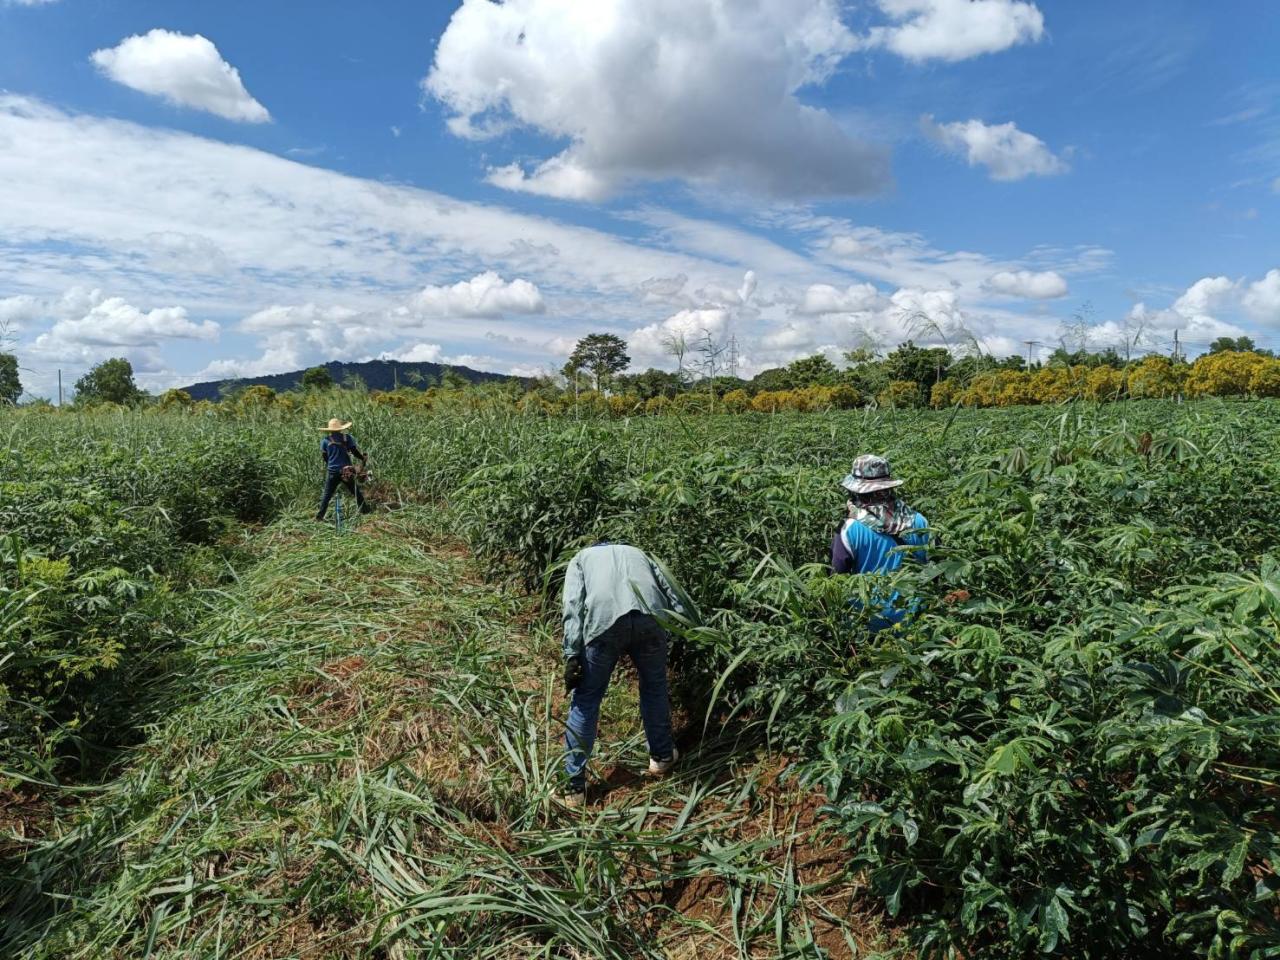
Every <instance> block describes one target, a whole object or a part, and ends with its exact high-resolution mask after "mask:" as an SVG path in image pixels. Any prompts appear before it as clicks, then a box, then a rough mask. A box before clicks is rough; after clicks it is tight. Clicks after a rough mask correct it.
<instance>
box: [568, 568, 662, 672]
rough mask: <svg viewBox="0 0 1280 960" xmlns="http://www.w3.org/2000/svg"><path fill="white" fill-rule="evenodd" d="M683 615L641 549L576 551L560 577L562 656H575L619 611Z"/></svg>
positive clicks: (659, 573) (618, 615) (605, 627)
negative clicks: (561, 591) (562, 632)
mask: <svg viewBox="0 0 1280 960" xmlns="http://www.w3.org/2000/svg"><path fill="white" fill-rule="evenodd" d="M632 610H640V611H642V612H644V613H655V614H656V613H662V612H664V611H667V610H670V611H672V612H673V613H678V614H681V615H683V614H685V613H686V612H687V611H686V608H685V606H684V604H683V603H681V602H680V597H679V593H678V591H677V590H675V589H673V588H672V585H671V583H670V582H668V580H667V578H666V577H665V576H664V575H663V573H662V571H661V570H660V569H659V568H658V565H657V564H655V563H654V562H653V561H652V560H650V559H649V557H647V556H646V555H645V553H644V552H643V551H642V550H638V549H637V548H635V547H631V546H627V545H626V544H621V543H602V544H599V545H597V546H594V547H587V548H586V549H585V550H580V551H578V553H577V554H575V555H574V558H573V559H572V560H570V561H569V569H568V570H567V571H566V572H565V578H564V655H565V657H572V656H576V655H578V654H581V653H582V652H583V651H584V650H585V649H586V648H587V644H589V643H591V641H592V640H594V639H595V638H596V637H598V636H600V634H602V633H604V632H605V631H606V630H608V629H609V627H611V626H613V622H614V621H615V620H617V619H618V618H619V617H620V616H622V615H623V614H625V613H630V612H631V611H632Z"/></svg>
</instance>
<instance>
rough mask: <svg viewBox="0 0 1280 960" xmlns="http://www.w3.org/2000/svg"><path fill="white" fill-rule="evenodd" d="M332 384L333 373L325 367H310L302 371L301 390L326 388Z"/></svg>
mask: <svg viewBox="0 0 1280 960" xmlns="http://www.w3.org/2000/svg"><path fill="white" fill-rule="evenodd" d="M333 385H334V383H333V374H331V373H330V372H329V371H328V369H327V368H326V367H310V368H309V369H307V370H305V371H303V374H302V389H303V390H327V389H328V388H329V387H332V386H333Z"/></svg>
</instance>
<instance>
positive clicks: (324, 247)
mask: <svg viewBox="0 0 1280 960" xmlns="http://www.w3.org/2000/svg"><path fill="white" fill-rule="evenodd" d="M0 143H3V144H4V145H5V149H3V150H0V289H2V290H5V291H6V292H7V293H11V294H18V295H22V294H26V295H32V296H34V297H36V298H37V299H42V298H45V297H47V296H48V291H61V290H65V289H67V288H68V287H70V286H72V285H73V284H75V283H77V282H84V281H85V279H86V278H87V279H90V280H91V281H92V283H93V285H95V286H99V287H101V288H103V289H104V290H109V291H110V292H112V293H113V294H116V295H119V296H121V297H123V298H124V300H125V301H126V302H127V303H130V304H140V305H148V306H150V305H155V304H160V305H162V306H163V305H166V304H174V303H180V304H182V305H183V306H185V307H186V308H187V310H189V311H190V313H191V315H192V316H196V317H199V318H200V319H201V320H205V319H212V320H217V321H220V322H221V323H222V326H223V328H224V329H225V330H227V331H232V330H234V335H233V336H229V337H224V338H223V339H222V340H221V341H220V345H219V347H218V348H217V349H212V348H210V347H209V346H208V343H207V342H206V341H199V340H196V341H189V342H188V343H187V345H186V346H183V345H182V343H183V342H182V341H165V342H166V343H168V344H176V346H168V347H166V348H165V353H166V356H169V355H172V356H174V357H184V358H186V362H185V363H179V361H177V360H173V361H171V363H172V365H174V366H179V367H180V369H184V370H187V371H190V370H191V369H192V368H193V367H197V366H206V365H208V366H207V368H206V370H205V371H202V372H201V373H191V372H187V373H185V374H182V375H181V376H180V378H179V376H178V375H173V376H172V377H171V381H170V382H172V381H173V380H178V379H180V380H181V382H183V383H189V382H192V381H193V380H196V379H211V378H215V377H222V376H236V375H249V374H258V373H274V372H280V371H284V370H294V369H300V368H303V367H306V366H310V365H311V364H313V363H316V362H322V361H327V360H333V359H353V358H358V357H362V356H377V355H378V354H379V353H381V352H384V351H397V350H404V349H412V347H413V345H414V344H416V343H419V342H424V343H430V344H439V345H440V346H441V348H442V354H441V355H442V356H461V355H469V356H472V357H489V356H491V357H493V358H494V360H495V362H498V363H500V364H501V365H502V366H504V367H506V368H507V369H510V370H514V369H516V366H517V365H520V364H524V365H529V364H532V365H535V366H536V365H538V364H542V363H544V362H545V363H548V364H550V365H551V366H552V367H553V368H558V367H559V366H560V364H561V363H562V362H563V359H564V357H565V356H567V354H568V352H569V350H570V349H571V348H572V345H573V342H574V341H575V340H576V339H577V338H579V337H581V336H582V335H584V334H586V333H588V332H590V331H593V330H613V331H615V332H617V333H618V334H619V335H623V336H625V335H627V333H628V331H635V330H640V331H644V330H645V329H646V328H651V327H655V326H661V324H660V323H659V322H658V321H659V319H660V318H664V317H665V318H668V319H670V318H671V317H672V316H673V315H679V314H680V313H681V312H682V311H689V312H690V313H689V314H686V316H691V315H692V316H697V315H698V314H697V312H698V311H709V313H705V314H703V315H702V316H701V317H700V320H699V322H697V323H695V324H694V326H695V327H696V328H697V329H695V330H694V334H695V336H696V335H700V334H701V327H702V326H710V327H711V328H712V329H713V330H716V331H719V330H721V329H724V330H725V331H728V330H729V329H730V328H732V331H733V333H735V334H736V335H737V337H738V340H739V349H740V353H741V356H742V358H743V360H742V364H743V369H744V370H745V369H748V367H749V364H750V363H754V364H757V365H760V364H764V365H770V364H772V363H774V362H775V356H776V360H778V361H785V360H786V359H788V357H787V356H784V355H783V351H782V349H781V347H779V348H778V349H777V350H776V351H774V353H772V354H771V353H769V351H767V350H766V348H764V347H763V346H762V345H761V344H760V340H761V339H762V338H764V337H766V336H769V335H771V334H776V333H778V331H779V330H780V329H782V328H784V327H785V326H786V325H787V324H789V323H793V322H795V323H797V324H799V326H800V327H802V328H803V329H798V331H797V332H795V333H793V334H791V338H792V339H794V340H797V341H798V340H802V339H805V338H808V340H809V341H811V342H812V343H813V344H814V347H815V348H817V349H827V348H828V347H831V348H832V349H835V348H847V347H851V346H857V345H858V344H859V342H860V341H859V337H860V336H861V333H862V330H863V328H864V327H865V328H869V329H872V330H874V331H875V332H876V335H877V336H878V337H880V338H881V339H882V340H883V341H884V343H885V344H886V345H887V346H892V344H893V343H894V342H896V341H897V340H899V339H902V338H903V337H904V336H906V335H910V333H909V331H908V332H904V330H903V327H902V325H901V324H900V323H898V322H897V320H896V319H895V318H896V317H897V316H898V314H899V313H901V307H900V306H895V305H894V303H893V301H892V299H891V298H888V297H884V298H882V301H883V302H882V303H881V304H880V305H879V306H878V307H876V308H874V309H872V310H871V311H870V314H871V315H870V316H869V317H863V316H861V314H858V313H856V312H855V313H845V314H830V315H816V316H814V317H812V318H805V317H804V316H802V315H801V314H798V313H795V312H794V310H795V308H796V307H797V306H799V305H801V304H802V303H803V302H804V296H805V293H806V291H808V290H809V288H810V287H813V286H816V285H826V286H828V287H830V288H832V289H834V290H836V291H839V292H841V293H842V294H843V295H845V296H850V294H849V291H850V288H854V289H855V292H856V289H857V287H858V286H859V284H861V283H864V282H866V281H868V280H869V281H874V282H875V283H876V284H877V285H881V286H882V288H883V289H884V290H885V291H886V293H888V291H892V290H895V289H898V288H907V289H909V290H917V291H941V292H943V293H949V294H950V295H952V296H953V297H954V302H955V304H956V305H957V309H963V310H964V311H965V316H966V322H967V323H969V324H970V325H971V326H973V327H975V328H977V332H980V333H982V334H983V335H984V336H985V337H986V338H987V341H988V342H989V343H1002V342H1003V340H1002V339H1001V338H1005V339H1010V340H1011V341H1012V339H1022V338H1025V337H1026V336H1037V337H1039V338H1040V339H1046V337H1045V336H1044V335H1043V331H1041V330H1039V328H1037V327H1036V326H1035V324H1036V323H1038V322H1043V323H1046V324H1047V325H1048V329H1049V331H1050V332H1052V329H1053V326H1054V322H1053V321H1052V320H1048V321H1044V320H1037V318H1036V317H1034V316H1030V317H1029V316H1027V315H1025V314H1022V313H1017V312H1013V311H1006V310H1000V309H993V308H990V307H987V306H984V303H986V302H987V301H989V300H990V299H991V297H990V295H989V294H988V293H987V292H986V291H984V289H983V283H984V282H985V281H986V280H987V279H988V278H990V277H991V276H992V275H993V274H996V273H999V272H1001V271H1005V270H1008V271H1018V270H1032V271H1041V272H1043V271H1048V270H1054V271H1057V272H1058V273H1059V274H1061V275H1062V276H1064V277H1072V276H1075V275H1077V274H1080V273H1086V272H1089V271H1096V270H1097V269H1099V267H1100V266H1105V265H1106V262H1107V261H1106V256H1105V252H1103V251H1098V250H1096V249H1093V248H1087V249H1078V248H1071V249H1061V250H1059V249H1048V248H1046V249H1037V250H1033V251H1031V252H1030V253H1029V254H1028V255H1027V256H1026V257H1024V258H1022V259H1019V260H997V259H993V258H990V257H987V256H985V255H983V254H980V253H974V252H966V251H947V250H940V249H937V248H935V247H933V246H931V245H930V244H929V243H928V241H927V240H926V239H925V238H923V237H921V236H918V235H914V234H899V233H891V232H887V231H883V230H878V229H877V228H875V227H870V226H863V225H858V224H854V223H851V222H849V221H846V220H842V219H837V218H826V217H818V216H815V215H813V214H812V213H808V212H804V211H797V210H795V209H792V210H790V211H786V210H782V209H780V208H769V209H766V210H763V211H761V212H760V213H758V214H757V215H756V216H755V217H754V218H752V220H749V221H746V222H740V223H737V224H731V223H727V222H723V221H712V220H707V219H697V218H693V217H689V216H683V215H680V214H676V213H673V212H671V211H669V210H663V209H661V208H657V207H652V206H646V207H642V208H640V209H638V210H630V211H622V212H619V214H618V216H619V217H622V218H623V219H625V221H626V227H625V231H620V232H619V233H609V232H607V231H606V230H604V229H594V228H588V227H582V226H576V225H573V224H569V223H564V222H558V221H556V220H554V219H552V218H550V217H548V216H531V215H526V214H521V213H517V212H515V211H512V210H509V209H505V208H503V207H502V206H499V205H496V204H478V203H468V202H462V201H458V200H454V199H452V198H450V197H448V196H445V195H442V194H439V193H434V192H431V191H427V190H421V189H417V188H412V187H406V186H401V185H396V184H386V183H380V182H375V181H369V180H362V179H359V178H356V177H350V176H344V175H341V174H338V173H335V172H333V171H330V170H325V169H323V168H320V167H316V166H310V165H307V164H303V163H299V162H295V161H292V160H289V159H286V158H282V157H279V156H276V155H272V154H268V153H265V152H263V151H259V150H254V149H251V148H248V147H243V146H236V145H230V144H225V143H218V142H214V141H211V140H207V139H202V138H198V137H193V136H190V135H188V134H182V133H176V132H173V131H165V130H156V129H146V128H141V127H138V126H137V125H134V124H130V123H124V122H120V121H114V120H104V119H100V118H94V117H86V116H77V115H68V114H66V113H64V112H62V111H60V110H57V109H55V108H52V107H49V106H47V105H45V104H42V103H40V102H39V101H34V100H30V99H24V98H19V97H5V96H3V95H0ZM102 157H109V158H110V162H109V163H104V162H102V160H101V159H100V158H102ZM757 227H758V228H759V229H757ZM764 230H768V231H770V232H771V233H774V234H776V235H779V236H780V237H781V238H782V239H781V240H774V239H771V238H770V237H769V236H766V235H765V233H764V232H763V231H764ZM486 274H492V275H493V276H494V277H495V278H496V279H495V280H493V281H492V282H488V281H482V282H481V283H480V284H478V285H477V284H476V283H475V280H474V278H476V277H481V278H483V277H484V276H485V275H486ZM460 277H462V278H473V279H472V280H471V281H467V282H466V283H465V284H464V286H465V287H466V288H467V293H466V296H464V297H463V298H462V301H461V302H462V303H463V304H464V305H465V306H467V307H468V309H471V308H474V309H479V310H480V311H481V312H482V313H487V314H489V315H488V316H475V315H465V313H466V311H458V312H454V313H452V314H450V315H444V314H440V313H428V312H426V311H423V310H421V309H418V308H416V307H414V306H413V301H414V298H415V296H416V295H417V293H418V292H419V291H422V290H423V289H424V288H429V289H431V290H433V291H434V294H433V296H432V298H429V299H433V300H434V302H435V303H436V304H440V303H442V302H443V303H444V304H445V305H446V306H447V305H448V303H449V301H450V294H449V291H451V290H453V289H454V288H455V287H456V286H457V284H456V283H455V281H456V280H457V279H458V278H460ZM517 278H530V279H529V280H526V282H528V283H529V284H530V288H533V284H532V283H531V282H530V281H531V279H532V278H536V280H537V286H536V291H537V298H540V299H541V302H542V303H543V307H544V310H545V312H542V313H525V312H520V310H522V309H525V308H534V307H536V304H537V302H538V300H537V299H536V298H534V297H533V296H532V290H531V289H530V290H526V294H528V295H527V296H525V297H523V298H521V297H519V296H516V297H515V298H514V299H511V300H505V301H504V300H502V299H501V298H500V300H499V305H500V306H501V310H499V311H498V312H500V313H502V319H500V320H498V319H495V318H494V316H495V315H494V314H493V313H492V311H493V309H496V308H494V307H493V304H492V301H491V300H486V296H485V293H484V290H485V289H488V287H486V283H490V286H491V288H492V289H495V290H496V289H499V288H501V289H502V290H503V291H504V296H510V295H511V294H512V292H513V291H515V292H518V291H519V290H521V289H524V288H523V287H520V286H518V285H517V283H516V280H517ZM477 287H479V291H478V293H477V295H475V296H472V292H473V291H475V290H476V288H477ZM901 299H902V298H901V297H900V298H899V300H901ZM841 305H843V306H852V305H854V303H853V302H845V303H843V304H841ZM944 306H945V305H944ZM517 308H519V309H517ZM715 311H721V312H720V313H716V312H715ZM82 315H83V314H81V316H82ZM720 317H723V318H724V320H723V323H724V327H723V328H722V327H721V326H720V320H719V318H720ZM802 320H804V321H806V322H805V323H800V321H802ZM855 320H856V321H857V322H856V323H855V322H854V321H855ZM806 331H807V332H806ZM1024 331H1032V332H1024ZM40 332H43V330H42V329H41V328H39V327H37V328H35V329H30V330H26V329H24V332H23V333H22V334H20V335H19V336H20V338H21V339H20V341H19V344H18V352H19V355H20V357H24V356H25V358H26V359H25V360H24V362H26V363H27V365H28V366H29V367H32V368H36V367H39V366H40V364H39V363H38V362H37V361H38V360H39V358H38V357H37V355H36V354H35V353H33V352H32V351H31V338H33V337H34V336H36V335H38V334H39V333H40ZM652 332H653V331H650V333H652ZM917 339H918V341H919V338H917ZM246 341H248V342H247V343H246ZM640 346H641V347H642V348H643V347H644V346H645V337H644V336H641V337H640ZM653 346H654V345H653V343H652V338H650V340H649V354H650V357H648V358H646V357H645V356H643V355H642V353H641V352H640V351H637V352H636V353H634V354H633V357H634V358H636V360H637V363H638V364H641V365H643V364H644V363H645V360H646V359H648V360H649V362H662V357H663V355H662V354H661V351H660V347H659V348H658V349H657V350H656V351H655V350H654V349H653ZM147 349H149V348H130V349H129V350H127V351H125V352H126V353H127V354H128V355H129V357H130V359H132V360H134V361H135V366H136V367H140V365H141V364H143V363H148V364H150V365H151V366H153V367H155V368H156V369H157V370H159V369H160V364H159V360H158V359H155V358H148V357H144V356H143V355H142V354H143V353H144V352H145V350H147ZM793 349H794V350H802V349H803V348H802V347H799V346H797V347H794V348H793ZM655 352H656V356H654V355H653V354H654V353H655ZM117 353H119V351H117ZM228 354H234V355H236V358H235V359H227V355H228ZM210 359H214V360H215V361H216V363H215V364H212V365H209V361H210ZM153 360H154V362H152V361H153ZM666 365H670V364H669V362H668V363H667V364H666ZM62 366H63V368H64V373H72V374H73V375H74V372H73V371H71V370H70V369H69V368H68V367H67V365H66V364H62ZM54 372H55V371H54V370H53V368H52V365H51V364H46V367H45V369H43V370H41V371H40V372H39V374H36V373H33V374H32V375H31V377H26V376H24V383H28V381H30V383H32V384H35V386H34V387H33V389H36V390H43V391H44V392H48V390H49V389H50V387H49V386H48V384H49V383H50V378H51V377H52V375H53V374H54ZM155 376H156V377H159V376H160V374H159V373H157V374H156V375H155ZM38 377H43V378H45V379H44V380H43V381H40V380H39V379H38ZM163 385H168V384H163Z"/></svg>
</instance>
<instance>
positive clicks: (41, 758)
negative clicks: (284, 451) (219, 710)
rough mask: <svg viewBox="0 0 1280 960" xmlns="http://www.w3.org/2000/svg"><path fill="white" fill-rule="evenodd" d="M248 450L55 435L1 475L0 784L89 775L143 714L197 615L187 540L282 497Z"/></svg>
mask: <svg viewBox="0 0 1280 960" xmlns="http://www.w3.org/2000/svg"><path fill="white" fill-rule="evenodd" d="M57 422H61V421H57ZM59 440H67V441H71V442H67V443H65V444H60V443H59V442H58V441H59ZM245 443H246V438H245V437H238V438H235V439H234V440H233V439H232V438H231V437H228V436H223V437H221V438H212V437H209V438H206V437H202V436H201V435H199V434H195V435H191V434H187V435H185V436H183V437H182V438H181V440H180V441H179V442H178V443H177V444H175V445H171V446H168V447H167V448H161V447H158V446H157V447H152V448H150V449H145V450H139V449H136V448H131V447H130V445H129V443H128V439H127V438H126V437H117V438H112V439H108V440H102V441H98V440H88V439H81V440H80V441H79V442H75V441H73V440H72V438H70V437H65V436H63V435H61V434H60V433H57V432H54V433H50V434H47V435H46V436H45V437H44V438H43V440H42V444H43V446H42V447H35V448H31V447H28V449H26V450H24V451H23V470H22V475H21V479H3V480H0V530H3V531H5V534H6V539H5V540H4V541H3V542H2V543H0V608H2V609H3V610H4V611H5V616H7V617H10V618H12V619H11V621H10V622H7V623H5V630H4V631H3V639H2V640H0V713H4V714H5V715H6V716H7V718H8V723H7V725H6V726H5V727H3V728H0V783H6V782H9V780H10V778H12V777H15V776H17V777H34V778H36V779H37V780H40V781H45V782H47V781H53V780H56V779H58V778H60V777H62V776H64V775H81V776H83V775H86V774H87V772H88V771H90V770H92V769H94V768H95V767H96V766H98V765H99V764H100V763H101V762H103V761H105V760H106V759H108V758H109V756H110V751H111V749H112V748H113V747H114V746H117V745H119V744H120V743H122V742H127V741H128V740H129V739H130V737H131V736H132V733H131V731H133V730H135V729H136V727H137V724H138V723H139V722H141V721H143V720H144V719H145V716H146V709H145V708H144V707H143V706H142V705H141V703H140V701H141V700H142V691H143V689H144V688H145V687H146V686H147V684H148V683H149V682H150V679H151V678H152V677H154V676H156V675H157V673H158V672H159V671H160V670H162V669H163V665H164V663H165V662H166V661H167V660H168V659H169V658H170V657H171V656H172V655H173V653H174V651H175V649H176V646H177V633H178V631H180V630H181V629H182V628H183V627H184V626H185V625H188V624H189V623H190V622H191V616H192V612H193V611H192V608H191V607H190V606H189V605H187V604H184V603H183V601H182V594H183V592H184V591H185V590H186V589H188V588H190V587H191V586H193V585H194V583H195V581H196V580H197V578H198V577H199V576H201V574H200V571H199V569H198V568H197V567H196V566H195V563H194V555H193V554H191V553H190V552H189V551H190V545H192V544H197V543H211V542H213V541H214V540H216V539H217V538H218V537H219V536H220V535H221V534H222V533H223V532H224V531H225V530H226V529H227V528H228V526H229V524H231V523H232V522H233V521H240V522H246V523H260V522H264V521H267V520H269V519H270V518H271V517H272V516H273V515H274V513H275V510H276V508H277V506H278V495H277V488H276V484H275V480H274V477H273V475H272V471H271V469H270V465H269V464H268V463H267V461H266V460H265V459H264V458H263V457H262V456H261V454H258V453H256V452H254V451H252V450H246V449H244V445H245ZM8 475H10V471H7V470H4V471H0V476H8Z"/></svg>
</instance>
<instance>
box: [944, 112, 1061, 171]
mask: <svg viewBox="0 0 1280 960" xmlns="http://www.w3.org/2000/svg"><path fill="white" fill-rule="evenodd" d="M921 126H922V127H923V128H924V131H925V134H926V135H928V136H929V137H930V138H931V139H932V140H934V141H936V142H937V143H939V144H941V145H942V146H943V147H944V148H945V149H947V150H949V151H951V152H952V153H955V154H957V155H959V156H964V157H966V158H967V159H968V161H969V166H971V167H973V166H977V165H979V164H981V165H982V166H984V167H986V168H987V171H988V173H989V174H990V176H991V179H992V180H1022V179H1025V178H1026V177H1033V176H1034V177H1051V176H1054V175H1056V174H1060V173H1066V172H1067V171H1068V170H1069V169H1070V167H1069V166H1068V165H1067V163H1066V161H1064V160H1062V159H1061V158H1059V157H1056V156H1054V154H1053V153H1052V151H1050V150H1049V148H1048V146H1046V145H1045V142H1044V141H1043V140H1041V139H1040V138H1039V137H1036V136H1032V135H1031V134H1029V133H1026V132H1024V131H1022V130H1019V129H1018V127H1017V125H1016V124H1014V123H998V124H986V123H983V122H982V121H981V120H958V121H956V122H955V123H935V122H934V119H933V117H930V116H925V117H923V118H922V119H921Z"/></svg>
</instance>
